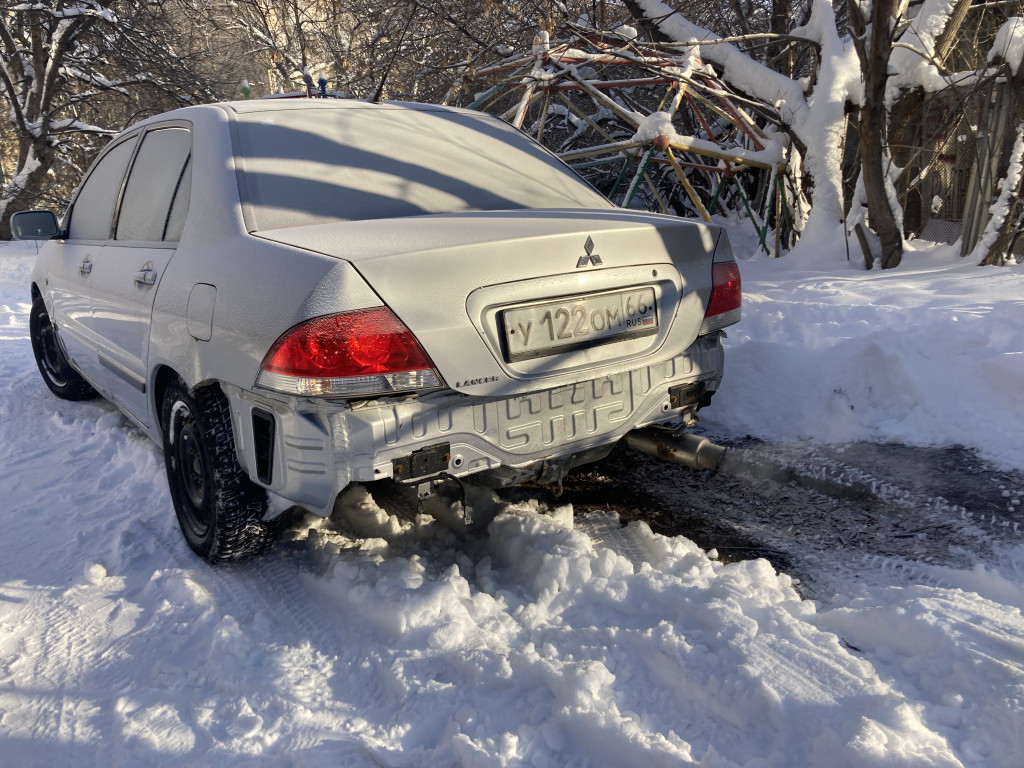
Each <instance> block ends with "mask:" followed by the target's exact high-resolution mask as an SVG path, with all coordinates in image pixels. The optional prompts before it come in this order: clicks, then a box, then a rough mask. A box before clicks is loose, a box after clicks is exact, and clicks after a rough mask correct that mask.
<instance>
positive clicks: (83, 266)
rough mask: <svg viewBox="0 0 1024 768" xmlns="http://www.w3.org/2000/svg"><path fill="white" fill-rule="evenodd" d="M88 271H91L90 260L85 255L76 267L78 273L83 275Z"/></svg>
mask: <svg viewBox="0 0 1024 768" xmlns="http://www.w3.org/2000/svg"><path fill="white" fill-rule="evenodd" d="M90 272H92V261H91V260H90V259H89V257H88V256H86V257H85V259H83V260H82V264H81V265H80V266H79V267H78V274H80V275H82V276H83V277H85V276H86V275H88V274H89V273H90Z"/></svg>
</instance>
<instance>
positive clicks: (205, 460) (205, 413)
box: [162, 381, 278, 564]
mask: <svg viewBox="0 0 1024 768" xmlns="http://www.w3.org/2000/svg"><path fill="white" fill-rule="evenodd" d="M162 416H163V418H162V424H163V428H164V463H165V465H166V467H167V481H168V485H169V487H170V491H171V500H172V501H173V502H174V511H175V514H177V517H178V524H179V525H180V526H181V532H182V533H183V534H184V535H185V540H186V541H187V542H188V545H189V547H191V548H192V551H193V552H195V553H196V554H197V555H199V556H200V557H202V558H203V559H204V560H206V561H207V562H209V563H214V564H217V563H228V562H236V561H239V560H244V559H245V558H247V557H251V556H252V555H257V554H260V553H262V552H264V551H266V550H267V549H268V548H269V547H270V546H271V545H272V544H273V541H274V537H275V534H276V533H277V528H278V525H277V523H276V522H275V521H267V520H264V519H263V517H264V515H266V513H267V492H266V491H265V490H264V489H263V488H261V487H259V486H258V485H256V484H255V483H254V482H252V480H250V479H249V477H248V475H246V473H245V471H244V470H243V469H242V467H241V465H239V463H238V458H237V457H236V455H235V441H234V436H233V434H232V431H231V413H230V408H229V405H228V400H227V398H226V397H225V396H224V393H223V392H221V391H220V389H219V388H217V387H215V386H213V387H201V388H199V389H196V390H194V391H190V390H189V389H187V388H186V387H185V385H184V384H183V383H182V382H181V381H175V382H173V383H172V384H171V385H170V386H169V387H168V389H167V393H166V394H165V396H164V399H163V409H162Z"/></svg>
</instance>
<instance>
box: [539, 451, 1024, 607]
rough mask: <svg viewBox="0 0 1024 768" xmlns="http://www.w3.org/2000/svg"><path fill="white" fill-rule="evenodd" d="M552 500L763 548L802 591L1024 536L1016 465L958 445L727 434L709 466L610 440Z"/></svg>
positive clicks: (740, 549) (1023, 499) (719, 547)
mask: <svg viewBox="0 0 1024 768" xmlns="http://www.w3.org/2000/svg"><path fill="white" fill-rule="evenodd" d="M532 491H533V493H535V494H536V492H537V489H532ZM559 502H561V503H565V502H569V503H572V505H573V508H574V510H575V513H576V516H577V519H578V520H580V521H581V522H582V521H585V518H586V516H587V515H588V513H594V512H598V511H604V510H613V511H615V512H617V513H618V514H619V517H620V519H621V520H622V521H623V522H627V523H628V522H630V521H633V520H643V521H644V522H646V523H647V524H648V525H650V526H651V528H652V529H653V530H655V531H656V532H658V533H662V534H665V535H681V536H686V537H687V538H689V539H691V540H693V541H694V542H695V543H697V544H698V545H699V546H701V547H702V548H704V549H706V550H712V549H713V550H716V551H717V553H718V556H719V557H720V558H721V559H723V560H730V561H731V560H744V559H749V558H756V557H763V558H765V559H767V560H768V561H769V562H771V563H772V565H773V566H774V567H775V568H776V569H777V570H780V571H784V572H786V573H788V574H789V575H791V576H793V577H795V578H797V579H799V581H800V584H801V591H802V592H803V593H804V594H805V596H807V597H813V598H824V597H828V596H830V595H831V594H834V593H835V592H841V591H845V590H846V589H847V588H848V587H849V585H850V582H861V583H871V582H873V581H875V579H876V577H877V579H878V581H879V582H881V581H883V580H890V581H891V580H892V576H893V574H894V573H896V574H898V575H900V576H901V580H902V581H905V582H906V583H917V582H930V583H937V581H940V580H941V577H940V576H937V575H936V573H937V569H935V568H934V567H933V566H950V567H954V568H971V567H973V566H975V565H976V564H978V563H981V564H990V565H997V564H999V563H1001V562H1003V564H1004V565H1005V564H1006V563H1005V562H1004V561H1005V556H1004V552H1005V551H1006V550H1007V549H1008V548H1009V547H1011V546H1013V545H1014V544H1020V543H1022V542H1024V474H1022V473H1021V472H1012V471H1011V472H1008V471H1002V470H1000V469H998V468H996V467H994V466H993V465H991V464H989V463H988V462H986V461H984V460H983V459H981V458H979V457H978V456H977V455H976V454H975V453H973V452H972V451H969V450H967V449H964V448H960V447H954V448H941V449H940V448H914V447H909V446H904V445H879V444H874V443H854V444H850V445H847V446H844V447H841V448H812V447H808V446H803V445H794V446H778V445H769V444H765V443H760V442H757V441H753V440H748V441H743V442H739V443H735V444H732V445H730V453H729V454H728V456H727V459H726V462H725V464H724V469H723V471H720V472H718V473H711V472H706V471H693V470H689V469H686V468H684V467H680V466H676V465H672V464H667V463H664V462H661V461H658V460H656V459H652V458H650V457H647V456H643V455H640V454H637V453H635V452H633V451H630V450H628V449H626V448H619V449H617V450H616V451H615V452H614V453H613V454H612V455H611V456H609V457H608V458H607V459H605V460H604V461H602V462H599V463H597V464H593V465H590V466H588V467H584V468H581V469H580V470H577V471H576V472H575V473H574V474H572V475H571V476H570V477H569V478H568V479H567V480H566V482H565V485H564V488H563V493H562V495H561V496H560V497H558V498H557V499H554V498H552V500H551V503H559Z"/></svg>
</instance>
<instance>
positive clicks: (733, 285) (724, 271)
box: [700, 261, 743, 333]
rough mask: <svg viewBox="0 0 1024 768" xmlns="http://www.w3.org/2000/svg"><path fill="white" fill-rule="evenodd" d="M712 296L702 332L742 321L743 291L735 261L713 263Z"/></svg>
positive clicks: (705, 314) (716, 329)
mask: <svg viewBox="0 0 1024 768" xmlns="http://www.w3.org/2000/svg"><path fill="white" fill-rule="evenodd" d="M711 283H712V288H711V298H710V299H709V300H708V309H707V312H705V313H704V324H703V325H702V326H701V329H700V332H701V333H710V332H712V331H718V330H721V329H722V328H725V327H726V326H727V325H732V324H733V323H738V322H739V321H740V306H741V305H742V303H743V292H742V290H741V285H740V268H739V266H738V265H737V264H736V262H735V261H716V262H715V263H713V264H712V265H711Z"/></svg>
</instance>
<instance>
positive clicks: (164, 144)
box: [115, 128, 192, 241]
mask: <svg viewBox="0 0 1024 768" xmlns="http://www.w3.org/2000/svg"><path fill="white" fill-rule="evenodd" d="M191 149H192V139H191V136H190V134H189V131H188V129H186V128H161V129H158V130H154V131H147V132H146V135H145V136H144V137H143V139H142V146H141V147H140V148H139V154H138V156H137V157H136V158H135V162H134V163H132V169H131V172H130V173H129V174H128V183H127V185H126V186H125V190H124V199H123V200H122V202H121V210H120V212H119V213H118V215H117V232H116V234H115V239H117V240H143V241H154V240H163V239H165V234H170V235H172V236H173V237H167V238H166V239H168V240H170V239H174V240H177V239H178V235H180V233H181V229H180V227H176V228H175V229H174V230H172V229H171V228H170V227H168V223H169V217H171V213H172V205H171V204H172V202H173V201H174V200H175V197H176V195H175V192H176V191H178V190H179V187H180V186H181V184H180V182H181V181H182V171H183V169H184V168H185V164H186V162H187V161H188V158H189V154H190V152H191ZM179 215H181V214H180V213H179Z"/></svg>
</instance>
